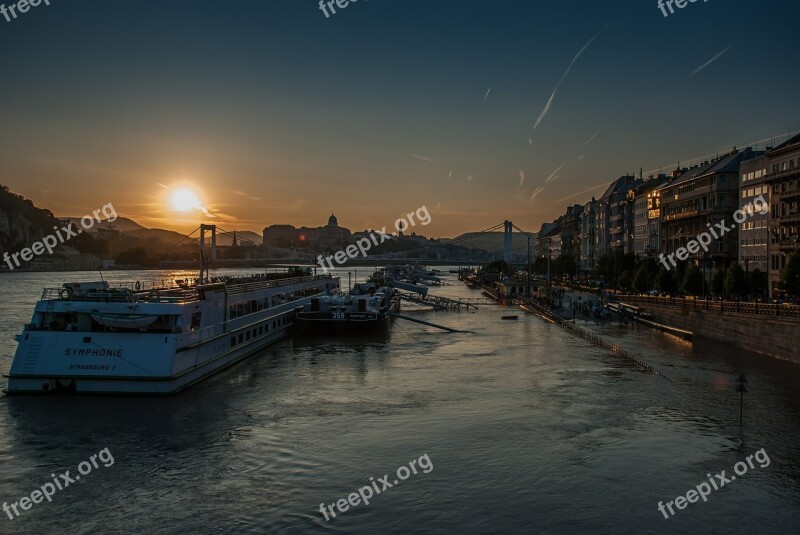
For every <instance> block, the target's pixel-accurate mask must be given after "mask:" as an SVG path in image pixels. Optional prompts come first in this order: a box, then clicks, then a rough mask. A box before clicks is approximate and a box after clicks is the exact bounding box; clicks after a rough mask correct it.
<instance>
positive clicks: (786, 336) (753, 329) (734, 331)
mask: <svg viewBox="0 0 800 535" xmlns="http://www.w3.org/2000/svg"><path fill="white" fill-rule="evenodd" d="M620 300H621V301H622V302H625V298H624V297H621V298H620ZM636 305H637V306H641V307H642V308H643V309H644V310H646V311H647V312H650V313H651V314H653V319H654V320H655V321H657V322H658V323H663V324H665V325H669V326H671V327H677V328H678V329H686V330H689V331H692V333H693V334H694V336H695V337H698V336H702V337H703V338H707V339H710V340H716V341H719V342H725V343H727V344H731V345H733V346H735V347H741V348H743V349H747V350H749V351H753V352H755V353H761V354H763V355H769V356H770V357H775V358H779V359H784V360H790V361H792V362H797V363H800V318H793V317H775V316H764V315H753V314H744V313H739V312H728V311H725V312H719V311H715V310H703V309H695V308H691V307H686V308H685V309H684V308H682V307H679V306H671V305H662V304H657V303H646V304H644V303H636Z"/></svg>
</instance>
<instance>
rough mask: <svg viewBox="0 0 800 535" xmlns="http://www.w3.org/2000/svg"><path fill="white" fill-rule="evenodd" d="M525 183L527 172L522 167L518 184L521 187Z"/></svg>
mask: <svg viewBox="0 0 800 535" xmlns="http://www.w3.org/2000/svg"><path fill="white" fill-rule="evenodd" d="M524 183H525V172H524V171H523V170H522V169H520V170H519V186H517V187H518V188H521V187H522V184H524Z"/></svg>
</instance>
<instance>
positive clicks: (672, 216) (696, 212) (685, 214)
mask: <svg viewBox="0 0 800 535" xmlns="http://www.w3.org/2000/svg"><path fill="white" fill-rule="evenodd" d="M698 215H700V210H690V211H687V212H681V213H679V214H667V215H665V216H664V221H676V220H678V219H686V218H689V217H695V216H698Z"/></svg>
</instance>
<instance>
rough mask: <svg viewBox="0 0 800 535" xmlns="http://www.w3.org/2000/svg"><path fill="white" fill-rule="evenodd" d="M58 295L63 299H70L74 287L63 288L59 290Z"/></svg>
mask: <svg viewBox="0 0 800 535" xmlns="http://www.w3.org/2000/svg"><path fill="white" fill-rule="evenodd" d="M58 297H60V298H61V299H63V300H66V299H70V298H71V297H72V288H62V289H61V290H59V292H58Z"/></svg>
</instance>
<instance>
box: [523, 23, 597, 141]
mask: <svg viewBox="0 0 800 535" xmlns="http://www.w3.org/2000/svg"><path fill="white" fill-rule="evenodd" d="M611 24H612V23H611V22H609V23H608V25H607V26H606V27H605V28H603V29H602V30H600V31H599V32H597V33H596V34H595V35H594V37H592V38H591V39H589V40H588V41H587V42H586V44H585V45H583V48H581V49H580V50H579V51H578V53H577V54H575V57H574V58H572V61H571V62H570V64H569V67H567V70H566V71H564V74H563V75H561V79H560V80H559V81H558V83H557V84H556V87H555V89H553V93H552V94H551V95H550V98H549V99H547V104H545V106H544V109H543V110H542V113H540V114H539V117H538V118H537V119H536V124H534V125H533V129H534V130H536V128H537V127H538V126H539V124H540V123H541V122H542V119H544V118H545V116H546V115H547V113H548V112H549V111H550V106H552V105H553V100H554V99H555V98H556V92H557V91H558V88H559V87H560V86H561V83H562V82H563V81H564V80H565V79H566V77H567V75H568V74H569V72H570V71H571V70H572V66H573V65H575V62H576V61H578V58H579V57H581V54H583V53H584V51H586V49H587V48H589V45H591V44H592V42H593V41H594V40H595V39H597V37H598V36H599V35H600V34H601V33H603V32H604V31H606V30H607V29H608V27H609V26H611Z"/></svg>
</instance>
